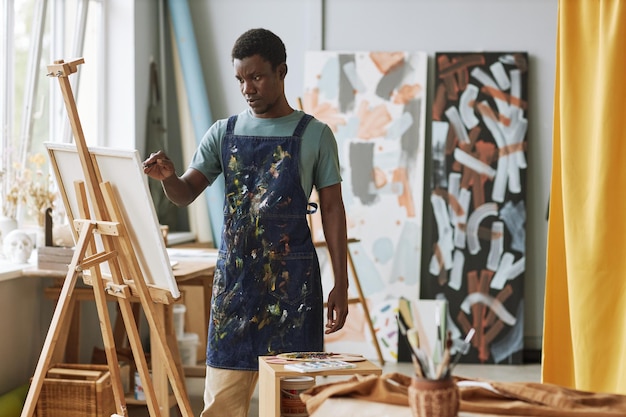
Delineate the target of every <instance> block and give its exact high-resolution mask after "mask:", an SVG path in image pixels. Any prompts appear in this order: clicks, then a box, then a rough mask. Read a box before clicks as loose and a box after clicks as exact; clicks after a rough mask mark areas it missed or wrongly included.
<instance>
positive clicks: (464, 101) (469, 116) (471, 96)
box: [459, 84, 480, 130]
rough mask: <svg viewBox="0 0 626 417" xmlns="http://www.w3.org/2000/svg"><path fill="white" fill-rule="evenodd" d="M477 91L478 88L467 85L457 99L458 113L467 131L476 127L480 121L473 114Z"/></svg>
mask: <svg viewBox="0 0 626 417" xmlns="http://www.w3.org/2000/svg"><path fill="white" fill-rule="evenodd" d="M478 91H479V90H478V87H476V86H475V85H474V84H468V85H467V88H466V89H465V91H463V92H462V93H461V97H460V98H459V113H460V114H461V120H463V124H465V127H466V128H467V129H468V130H469V129H472V128H474V127H476V126H478V123H480V119H479V118H478V117H476V114H474V103H475V102H476V97H478Z"/></svg>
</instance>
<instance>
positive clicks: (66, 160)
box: [45, 143, 180, 299]
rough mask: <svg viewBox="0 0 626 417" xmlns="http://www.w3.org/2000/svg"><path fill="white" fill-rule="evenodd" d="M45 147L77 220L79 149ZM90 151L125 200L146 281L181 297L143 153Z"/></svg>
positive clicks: (124, 209)
mask: <svg viewBox="0 0 626 417" xmlns="http://www.w3.org/2000/svg"><path fill="white" fill-rule="evenodd" d="M45 146H46V148H47V149H48V154H49V155H50V159H51V160H53V161H55V162H56V163H55V164H53V165H56V166H57V167H58V170H59V172H58V174H57V175H59V176H60V181H58V183H59V188H61V189H60V190H59V191H60V192H61V195H62V196H63V197H64V198H67V200H68V201H66V202H65V204H66V206H67V207H69V208H70V209H71V212H68V213H67V215H68V217H69V218H70V221H73V220H74V219H77V218H80V215H79V211H78V210H79V208H78V198H77V196H76V193H75V190H74V188H73V187H69V186H68V184H73V183H74V182H75V181H85V178H84V173H83V169H82V167H81V164H80V159H79V156H78V150H77V148H76V145H73V144H61V143H46V144H45ZM89 153H90V154H91V155H92V158H94V160H95V163H96V165H97V166H98V169H99V171H100V175H101V177H102V178H101V180H102V181H108V182H110V183H111V184H112V185H113V189H114V191H115V193H116V197H117V200H118V201H122V202H123V203H124V204H123V205H122V206H121V209H122V214H123V217H124V221H125V224H126V225H127V228H128V233H129V235H130V239H131V241H132V243H133V247H134V248H135V250H136V253H135V255H136V257H137V261H138V262H139V266H140V267H141V270H142V272H143V276H144V278H145V280H146V283H147V284H148V285H150V286H154V287H156V288H160V289H164V290H168V291H170V293H171V295H172V297H173V298H174V299H177V298H179V297H180V291H179V290H178V286H177V284H176V279H175V278H174V273H173V272H172V268H171V266H170V259H169V256H168V254H167V249H166V247H165V242H164V241H163V237H162V235H161V230H160V228H159V221H158V218H157V215H156V211H155V209H154V205H153V204H152V199H151V197H150V191H149V189H148V182H147V179H146V176H145V174H144V173H143V171H142V170H141V160H140V158H139V152H138V151H137V150H126V149H113V148H99V147H89ZM104 265H106V264H104ZM104 265H103V266H104ZM104 272H106V271H104Z"/></svg>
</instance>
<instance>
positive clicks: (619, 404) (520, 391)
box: [456, 378, 626, 417]
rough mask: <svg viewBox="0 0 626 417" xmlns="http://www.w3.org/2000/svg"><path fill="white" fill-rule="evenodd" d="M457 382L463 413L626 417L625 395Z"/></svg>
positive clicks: (520, 384)
mask: <svg viewBox="0 0 626 417" xmlns="http://www.w3.org/2000/svg"><path fill="white" fill-rule="evenodd" d="M456 380H457V385H459V391H460V393H461V404H460V408H459V409H460V410H461V411H467V412H474V413H492V414H498V415H507V416H547V417H576V416H590V415H593V416H594V417H618V416H620V417H623V416H626V396H624V395H618V394H606V393H593V392H588V391H578V390H574V389H569V388H565V387H562V386H558V385H553V384H540V383H535V382H495V381H482V380H479V379H468V378H456Z"/></svg>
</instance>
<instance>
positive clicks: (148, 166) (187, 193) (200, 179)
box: [143, 151, 209, 207]
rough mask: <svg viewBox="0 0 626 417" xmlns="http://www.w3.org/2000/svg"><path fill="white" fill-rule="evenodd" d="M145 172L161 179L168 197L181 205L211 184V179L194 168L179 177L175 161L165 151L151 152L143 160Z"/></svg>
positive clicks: (187, 202)
mask: <svg viewBox="0 0 626 417" xmlns="http://www.w3.org/2000/svg"><path fill="white" fill-rule="evenodd" d="M143 172H144V173H145V174H147V175H148V176H150V177H152V178H154V179H156V180H159V181H161V185H162V186H163V190H164V191H165V195H166V196H167V198H168V199H169V200H170V201H171V202H173V203H174V204H176V205H177V206H179V207H182V206H188V205H189V204H191V202H192V201H194V200H195V199H196V197H198V196H199V195H200V193H201V192H202V191H204V189H205V188H206V187H208V186H209V180H207V179H206V177H205V176H204V175H203V174H202V173H201V172H200V171H198V170H195V169H193V168H190V169H188V170H187V171H186V172H185V173H184V174H183V175H182V176H180V177H178V176H177V175H176V171H175V168H174V163H173V162H172V161H171V160H170V159H169V158H168V157H167V155H166V154H165V153H164V152H163V151H158V152H156V153H153V154H151V155H150V157H149V158H148V159H146V160H145V161H144V162H143Z"/></svg>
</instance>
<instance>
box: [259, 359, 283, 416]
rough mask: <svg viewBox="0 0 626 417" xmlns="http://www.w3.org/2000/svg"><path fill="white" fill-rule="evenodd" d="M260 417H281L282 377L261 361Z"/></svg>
mask: <svg viewBox="0 0 626 417" xmlns="http://www.w3.org/2000/svg"><path fill="white" fill-rule="evenodd" d="M259 417H280V377H279V376H276V375H275V374H274V372H272V369H271V368H270V367H268V366H267V365H266V364H265V362H263V361H259Z"/></svg>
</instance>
